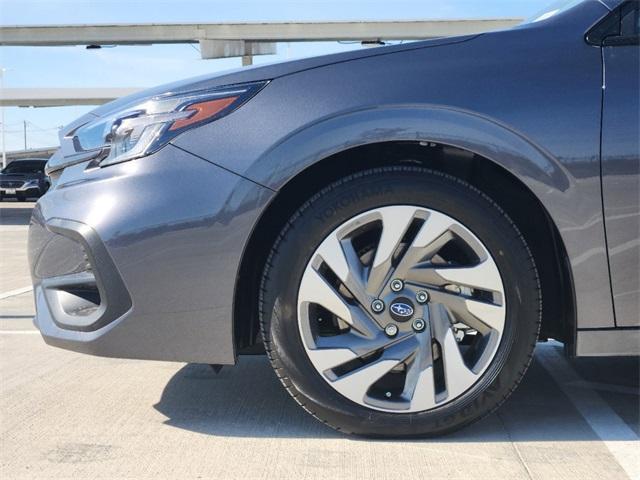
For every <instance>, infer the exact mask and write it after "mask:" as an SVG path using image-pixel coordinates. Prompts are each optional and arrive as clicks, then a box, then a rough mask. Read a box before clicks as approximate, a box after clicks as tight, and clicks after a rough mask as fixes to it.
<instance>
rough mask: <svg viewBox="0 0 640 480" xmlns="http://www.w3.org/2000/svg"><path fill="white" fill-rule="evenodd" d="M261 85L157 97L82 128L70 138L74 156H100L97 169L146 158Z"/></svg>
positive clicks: (236, 104)
mask: <svg viewBox="0 0 640 480" xmlns="http://www.w3.org/2000/svg"><path fill="white" fill-rule="evenodd" d="M264 85H266V82H259V83H251V84H244V85H235V86H232V87H225V88H219V89H214V90H206V91H196V92H188V93H184V94H178V95H175V94H166V95H160V96H157V97H153V98H151V99H147V100H145V101H144V102H141V103H140V104H138V105H135V106H133V107H130V108H127V109H126V110H125V111H122V112H118V113H116V114H112V115H110V116H108V117H105V118H101V119H99V120H97V121H95V122H91V123H89V124H86V125H83V126H82V127H80V128H78V129H76V130H75V131H72V132H70V135H71V136H73V144H74V148H75V150H76V151H77V152H88V151H93V150H95V151H96V152H100V153H99V154H100V155H101V156H102V159H101V161H100V166H106V165H112V164H114V163H119V162H124V161H126V160H131V159H134V158H139V157H142V156H145V155H149V154H151V153H153V152H155V151H157V150H158V149H160V148H161V147H162V146H164V145H166V144H167V143H168V142H169V141H170V140H171V139H172V138H174V137H175V136H176V135H178V134H180V133H182V132H184V131H185V130H188V129H189V128H192V127H196V126H199V125H202V124H204V123H208V122H211V121H213V120H216V119H218V118H220V117H222V116H224V115H227V114H229V113H230V112H232V111H233V110H235V109H236V108H238V107H239V106H240V105H242V104H243V103H244V102H246V101H247V100H248V99H250V98H251V97H252V96H253V95H255V94H256V93H257V92H258V91H259V90H260V89H261V88H262V87H264Z"/></svg>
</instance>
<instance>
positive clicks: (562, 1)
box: [524, 0, 584, 24]
mask: <svg viewBox="0 0 640 480" xmlns="http://www.w3.org/2000/svg"><path fill="white" fill-rule="evenodd" d="M583 1H584V0H556V1H555V2H553V3H552V4H551V5H549V6H547V7H545V8H544V9H542V10H541V11H539V12H538V13H536V14H535V15H533V16H532V17H530V18H528V19H527V20H525V22H524V23H525V24H527V23H535V22H541V21H542V20H546V19H548V18H551V17H554V16H556V15H557V14H559V13H561V12H564V11H565V10H569V9H570V8H572V7H574V6H575V5H577V4H579V3H582V2H583Z"/></svg>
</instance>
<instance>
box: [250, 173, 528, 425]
mask: <svg viewBox="0 0 640 480" xmlns="http://www.w3.org/2000/svg"><path fill="white" fill-rule="evenodd" d="M261 292H262V293H261V302H260V306H261V307H260V309H261V311H260V314H261V325H262V333H263V338H264V343H265V347H266V349H267V352H268V354H269V357H270V359H271V362H272V364H273V367H274V368H275V371H276V373H277V374H278V376H279V378H280V379H281V381H282V383H283V384H284V385H285V386H286V388H287V389H288V391H289V393H291V395H292V396H293V397H294V398H295V399H296V400H297V401H298V403H300V404H301V405H302V406H303V407H304V408H305V409H306V410H307V411H309V412H310V413H312V414H313V415H314V416H316V417H317V418H319V419H320V420H322V421H324V422H326V423H328V424H329V425H331V426H333V427H334V428H337V429H339V430H343V431H345V432H350V433H355V434H362V435H372V436H407V435H434V434H441V433H446V432H449V431H451V430H454V429H457V428H460V427H462V426H464V425H467V424H469V423H471V422H472V421H475V420H477V419H479V418H481V417H483V416H484V415H486V414H487V413H489V412H491V411H492V410H493V409H495V408H496V407H497V406H499V405H500V404H501V403H502V402H503V401H504V400H505V399H506V398H507V397H508V395H509V394H510V393H511V392H512V391H513V389H514V388H515V387H516V385H517V384H518V383H519V381H520V379H521V378H522V376H523V374H524V372H525V370H526V369H527V366H528V365H529V363H530V360H531V356H532V352H533V349H534V346H535V343H536V340H537V335H538V330H539V326H540V315H541V297H540V287H539V283H538V277H537V273H536V267H535V264H534V261H533V258H532V256H531V253H530V251H529V249H528V248H527V245H526V243H525V241H524V239H523V237H522V236H521V234H520V233H519V231H518V229H517V228H516V226H515V225H514V224H513V222H512V221H511V220H510V219H509V217H507V215H506V214H505V213H504V212H503V211H502V210H501V209H500V207H499V206H498V205H496V204H495V203H494V202H493V201H492V200H491V199H490V198H488V197H487V196H486V195H484V194H483V193H481V192H480V191H478V190H477V189H475V188H473V187H472V186H470V185H469V184H467V183H465V182H463V181H460V180H458V179H456V178H453V177H450V176H447V175H444V174H441V173H438V172H433V171H429V170H426V169H422V168H416V167H388V168H379V169H373V170H369V171H366V172H361V173H358V174H354V175H351V176H349V177H348V178H344V179H342V180H340V181H338V182H336V183H334V184H332V185H330V186H328V187H326V188H325V189H323V190H322V191H321V192H319V193H318V194H317V195H315V196H314V197H313V198H311V199H309V200H308V201H307V202H306V203H305V204H304V205H303V206H302V207H301V208H300V209H299V210H298V211H297V212H296V213H295V214H294V215H293V217H292V218H291V219H290V220H289V222H288V223H287V226H286V227H285V228H284V230H283V231H282V232H281V234H280V236H279V238H278V240H277V242H276V244H275V245H274V247H273V249H272V251H271V255H270V257H269V259H268V262H267V266H266V269H265V272H264V276H263V282H262V289H261Z"/></svg>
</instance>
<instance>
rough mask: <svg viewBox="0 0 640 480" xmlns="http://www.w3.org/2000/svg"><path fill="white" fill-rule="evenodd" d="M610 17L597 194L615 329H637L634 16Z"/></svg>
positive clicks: (637, 62)
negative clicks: (599, 192) (601, 210)
mask: <svg viewBox="0 0 640 480" xmlns="http://www.w3.org/2000/svg"><path fill="white" fill-rule="evenodd" d="M639 5H640V2H638V1H628V2H625V3H623V4H622V5H621V6H620V7H619V8H618V9H617V10H616V11H615V12H614V13H613V14H612V16H613V23H611V24H610V25H611V27H610V28H612V30H610V31H609V32H608V33H607V34H606V35H604V37H603V39H602V59H603V68H604V72H603V73H604V75H603V79H604V89H603V92H604V93H603V115H602V144H601V159H602V195H603V206H604V216H605V228H606V238H607V249H608V254H609V268H610V275H611V288H612V292H613V301H614V308H615V315H616V326H618V327H631V326H639V325H640V314H639V313H638V310H639V307H638V306H639V304H640V281H639V276H640V275H639V273H638V272H639V269H640V223H639V220H640V188H639V186H640V140H639V137H640V121H639V118H640V101H639V97H640V45H639V39H640V36H639V35H640V14H639Z"/></svg>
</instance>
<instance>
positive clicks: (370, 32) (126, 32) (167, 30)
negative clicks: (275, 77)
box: [0, 18, 522, 46]
mask: <svg viewBox="0 0 640 480" xmlns="http://www.w3.org/2000/svg"><path fill="white" fill-rule="evenodd" d="M521 21H522V20H521V19H515V18H495V19H476V20H472V19H460V20H414V21H379V22H375V21H374V22H364V21H363V22H285V23H185V24H113V25H55V26H54V25H51V26H2V27H0V45H5V46H61V45H148V44H155V43H195V42H199V41H201V40H241V41H242V40H243V41H253V42H258V41H259V42H309V41H314V42H315V41H335V40H360V41H363V40H419V39H426V38H434V37H446V36H453V35H467V34H471V33H479V32H485V31H490V30H499V29H503V28H509V27H512V26H514V25H517V24H518V23H520V22H521Z"/></svg>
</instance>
